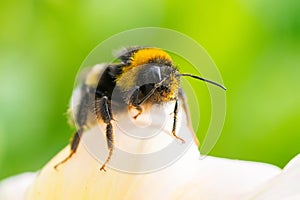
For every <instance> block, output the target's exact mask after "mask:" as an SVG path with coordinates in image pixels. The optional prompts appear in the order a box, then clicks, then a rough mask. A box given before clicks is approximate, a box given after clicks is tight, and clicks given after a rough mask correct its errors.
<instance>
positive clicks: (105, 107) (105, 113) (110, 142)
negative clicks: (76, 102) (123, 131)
mask: <svg viewBox="0 0 300 200" xmlns="http://www.w3.org/2000/svg"><path fill="white" fill-rule="evenodd" d="M96 102H97V100H96ZM98 102H99V105H100V106H99V109H97V116H98V117H100V118H101V119H103V121H104V123H105V124H106V142H107V147H108V156H107V158H106V160H105V162H104V163H103V165H102V166H101V168H100V170H103V171H106V170H105V165H106V164H107V163H108V162H109V160H110V158H111V156H112V154H113V150H114V137H113V127H112V124H111V120H112V113H111V107H110V102H109V101H108V98H107V97H106V96H104V97H102V98H101V99H99V101H98Z"/></svg>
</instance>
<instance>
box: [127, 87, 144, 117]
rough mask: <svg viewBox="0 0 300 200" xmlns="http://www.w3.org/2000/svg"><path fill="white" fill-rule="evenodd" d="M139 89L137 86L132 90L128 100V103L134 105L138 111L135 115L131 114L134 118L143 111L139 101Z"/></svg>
mask: <svg viewBox="0 0 300 200" xmlns="http://www.w3.org/2000/svg"><path fill="white" fill-rule="evenodd" d="M139 91H140V89H139V88H137V89H136V90H135V91H134V92H133V94H132V96H131V97H130V102H129V105H130V106H132V107H134V108H135V109H136V110H137V111H138V113H137V114H136V115H135V116H133V118H134V119H136V118H137V117H138V116H139V115H140V114H142V112H143V109H142V107H141V106H140V104H141V103H139Z"/></svg>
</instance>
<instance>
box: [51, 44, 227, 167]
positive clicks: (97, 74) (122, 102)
mask: <svg viewBox="0 0 300 200" xmlns="http://www.w3.org/2000/svg"><path fill="white" fill-rule="evenodd" d="M117 59H119V60H120V62H119V63H111V64H101V65H96V66H94V67H93V68H91V69H90V71H88V72H87V73H86V75H85V76H84V78H83V79H84V80H83V81H82V82H83V83H82V84H81V86H80V93H81V97H80V101H79V105H78V107H77V109H76V111H73V112H74V113H73V114H74V118H75V119H74V121H75V122H76V124H77V131H76V132H75V134H74V135H73V138H72V140H71V148H70V154H69V155H68V157H66V158H65V159H64V160H62V161H61V162H59V163H58V164H56V165H55V166H54V168H55V169H56V168H57V167H58V166H59V165H61V164H63V163H65V162H66V161H67V160H68V159H70V158H71V157H72V155H74V153H75V152H76V150H77V147H78V145H79V143H80V138H81V136H82V134H83V132H84V129H85V128H90V127H91V126H93V125H95V123H99V122H100V123H105V125H106V130H105V132H106V142H107V147H108V150H109V151H108V152H109V153H108V156H107V158H106V160H105V161H104V163H103V164H102V166H101V168H100V170H104V171H105V166H106V164H107V163H108V162H109V160H110V158H111V156H112V155H113V150H114V131H113V126H112V123H111V122H112V120H113V119H114V118H113V116H114V115H115V114H117V113H112V106H114V108H116V109H114V112H124V111H128V110H129V109H136V110H137V114H136V115H134V116H133V118H134V119H136V118H137V117H138V116H139V115H141V114H142V113H143V109H145V108H147V107H148V108H149V107H150V108H151V105H154V104H164V103H167V102H171V101H173V102H175V104H174V110H173V127H172V135H173V136H174V137H175V138H176V139H178V140H180V141H181V142H184V140H183V139H182V138H180V137H178V136H177V135H176V122H177V114H178V109H179V104H180V103H181V104H182V106H183V109H184V110H185V112H186V115H187V118H188V119H187V121H188V123H189V124H190V119H189V111H188V107H187V101H186V97H185V95H184V92H183V90H182V88H181V87H180V77H182V76H188V77H192V78H196V79H199V80H202V81H205V82H208V83H211V84H214V85H216V86H218V87H221V88H222V89H224V90H226V88H225V87H224V86H222V85H221V84H218V83H216V82H213V81H210V80H208V79H204V78H201V77H199V76H196V75H191V74H185V73H180V72H179V70H178V69H177V67H176V66H175V64H174V63H173V61H172V58H171V57H170V55H169V54H168V53H167V52H165V51H163V50H162V49H159V48H155V47H130V48H126V49H123V50H121V51H120V52H119V53H118V55H117ZM90 116H95V118H96V120H95V121H96V122H95V123H91V121H92V120H90Z"/></svg>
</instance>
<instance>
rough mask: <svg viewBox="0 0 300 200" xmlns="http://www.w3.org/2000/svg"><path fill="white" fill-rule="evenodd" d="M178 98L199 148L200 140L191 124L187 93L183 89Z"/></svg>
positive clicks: (180, 90)
mask: <svg viewBox="0 0 300 200" xmlns="http://www.w3.org/2000/svg"><path fill="white" fill-rule="evenodd" d="M178 97H179V100H180V101H181V102H182V104H183V110H184V112H185V115H186V123H187V126H188V128H189V129H190V131H191V132H192V133H193V136H194V141H195V143H196V145H197V146H199V145H200V142H199V140H198V138H197V136H196V134H195V132H194V130H193V127H192V123H191V117H190V111H189V107H188V104H187V98H186V96H185V93H184V91H183V89H182V88H180V89H179V92H178Z"/></svg>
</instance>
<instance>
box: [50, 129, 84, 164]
mask: <svg viewBox="0 0 300 200" xmlns="http://www.w3.org/2000/svg"><path fill="white" fill-rule="evenodd" d="M82 133H83V129H79V130H78V131H76V133H75V134H74V135H73V138H72V141H71V149H70V153H69V155H68V156H67V157H66V158H65V159H64V160H62V161H60V162H59V163H57V164H56V165H55V166H54V169H57V167H58V166H59V165H61V164H63V163H65V162H67V161H68V160H69V159H70V158H71V157H72V156H73V154H74V153H75V152H76V150H77V147H78V145H79V142H80V137H81V135H82Z"/></svg>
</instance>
